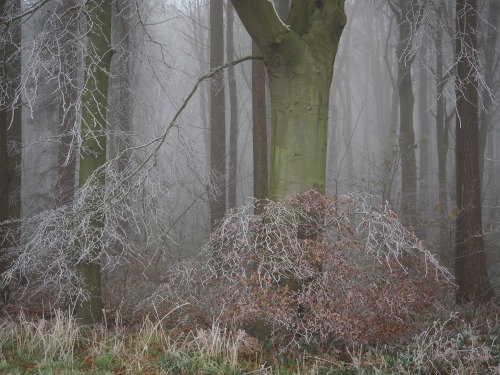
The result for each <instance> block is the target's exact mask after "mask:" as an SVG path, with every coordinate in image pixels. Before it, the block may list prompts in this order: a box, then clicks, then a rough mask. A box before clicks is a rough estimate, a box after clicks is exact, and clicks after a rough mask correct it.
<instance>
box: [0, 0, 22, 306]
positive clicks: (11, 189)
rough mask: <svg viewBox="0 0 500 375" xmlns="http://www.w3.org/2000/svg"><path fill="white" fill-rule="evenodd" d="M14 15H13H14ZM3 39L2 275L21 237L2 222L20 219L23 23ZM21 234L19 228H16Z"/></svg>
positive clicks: (3, 7) (3, 4) (0, 9)
mask: <svg viewBox="0 0 500 375" xmlns="http://www.w3.org/2000/svg"><path fill="white" fill-rule="evenodd" d="M20 9H21V2H20V0H16V1H15V2H14V4H13V6H12V7H11V9H10V10H11V11H12V12H16V11H19V10H20ZM6 11H7V0H2V1H0V14H1V15H5V12H6ZM11 15H12V14H11ZM0 30H1V32H2V41H1V42H0V43H1V44H0V84H1V86H2V87H3V90H2V91H3V93H2V94H3V95H4V97H3V98H2V105H1V107H0V257H1V258H0V274H2V273H3V272H4V271H5V270H6V269H7V268H8V267H9V264H10V260H9V259H5V258H4V256H5V251H6V249H7V248H9V247H11V246H15V245H16V244H19V242H20V238H16V237H15V236H14V237H12V236H11V235H9V236H8V237H7V230H8V229H12V224H2V223H3V222H4V221H5V220H9V219H19V218H21V161H22V160H21V155H22V153H21V145H22V118H21V115H22V110H21V103H20V98H19V96H18V94H17V90H16V89H17V86H18V85H19V81H20V79H21V54H20V52H19V48H20V46H21V23H20V20H18V21H14V22H12V23H11V24H10V25H2V27H1V29H0ZM13 233H20V231H13ZM8 299H9V290H8V289H7V288H6V289H4V290H0V301H7V300H8Z"/></svg>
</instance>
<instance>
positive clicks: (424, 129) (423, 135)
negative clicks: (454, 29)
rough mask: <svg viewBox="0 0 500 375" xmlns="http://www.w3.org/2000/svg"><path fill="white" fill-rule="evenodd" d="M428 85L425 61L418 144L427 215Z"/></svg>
mask: <svg viewBox="0 0 500 375" xmlns="http://www.w3.org/2000/svg"><path fill="white" fill-rule="evenodd" d="M427 85H428V74H427V66H426V64H425V63H422V64H421V65H420V82H419V88H418V92H419V95H418V112H419V116H418V117H419V120H420V141H419V145H418V150H419V162H420V171H419V172H420V173H419V201H420V204H419V207H420V215H426V214H424V212H423V208H424V207H425V206H427V205H428V203H429V186H430V181H429V144H430V142H429V141H430V139H429V115H428V112H427V106H428V99H427ZM420 232H421V236H420V237H421V238H422V235H424V236H425V233H426V232H427V231H420Z"/></svg>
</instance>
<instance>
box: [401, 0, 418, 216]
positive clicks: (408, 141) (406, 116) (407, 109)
mask: <svg viewBox="0 0 500 375" xmlns="http://www.w3.org/2000/svg"><path fill="white" fill-rule="evenodd" d="M405 1H406V0H405ZM401 12H402V14H403V15H404V16H403V17H401V20H400V22H399V45H398V61H399V63H398V91H399V148H400V154H401V214H402V216H403V218H404V219H405V220H408V222H409V223H411V224H413V225H415V223H416V206H417V201H416V200H417V164H416V158H415V132H414V129H413V109H414V104H415V97H414V95H413V83H412V72H411V66H412V63H413V58H410V57H408V56H407V50H408V46H409V43H411V41H410V40H411V27H412V21H411V20H408V19H406V15H407V12H408V7H407V6H406V5H405V6H403V7H402V10H401Z"/></svg>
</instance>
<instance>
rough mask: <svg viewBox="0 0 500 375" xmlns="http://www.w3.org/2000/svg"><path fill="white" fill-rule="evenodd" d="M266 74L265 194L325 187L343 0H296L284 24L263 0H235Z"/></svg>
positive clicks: (280, 194)
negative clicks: (268, 104)
mask: <svg viewBox="0 0 500 375" xmlns="http://www.w3.org/2000/svg"><path fill="white" fill-rule="evenodd" d="M233 4H234V7H235V9H236V11H237V12H238V15H239V16H240V18H241V20H242V22H243V24H244V26H245V28H246V29H247V31H248V32H249V33H250V35H251V36H252V38H253V40H254V41H255V43H256V44H257V45H258V46H259V48H260V50H261V51H262V54H263V57H264V63H265V65H266V69H267V72H268V74H269V86H270V90H271V111H272V120H271V121H272V139H271V169H270V176H269V187H268V197H269V198H270V199H273V200H282V199H283V198H284V197H286V196H287V195H289V194H292V193H299V192H304V191H306V190H309V189H317V190H318V191H320V192H324V190H325V179H326V151H327V126H328V102H329V92H330V85H331V80H332V74H333V63H334V60H335V55H336V53H337V48H338V43H339V40H340V35H341V33H342V30H343V27H344V25H345V22H346V17H345V14H344V1H343V0H329V1H321V0H319V1H307V0H294V1H293V2H292V5H291V8H290V13H289V17H288V24H289V25H285V24H283V23H282V22H281V20H280V19H279V17H278V15H277V14H276V11H275V9H274V7H273V5H272V3H271V2H269V1H267V0H252V1H248V0H233Z"/></svg>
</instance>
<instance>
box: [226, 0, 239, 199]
mask: <svg viewBox="0 0 500 375" xmlns="http://www.w3.org/2000/svg"><path fill="white" fill-rule="evenodd" d="M226 21H227V33H226V37H227V39H226V51H227V62H228V63H229V62H232V61H233V60H234V41H233V34H234V32H233V28H234V8H233V4H232V3H231V2H230V1H229V2H228V3H227V15H226ZM227 77H228V86H229V87H228V88H229V104H230V112H229V113H230V120H229V184H228V197H227V206H228V208H234V207H236V186H237V180H238V179H237V176H238V95H237V92H236V79H235V76H234V66H230V67H229V68H228V69H227Z"/></svg>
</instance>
